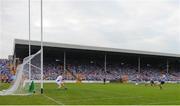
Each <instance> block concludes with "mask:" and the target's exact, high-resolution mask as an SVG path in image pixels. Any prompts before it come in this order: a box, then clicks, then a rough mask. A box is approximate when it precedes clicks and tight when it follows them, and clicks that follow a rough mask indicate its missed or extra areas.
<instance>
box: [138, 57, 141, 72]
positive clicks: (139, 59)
mask: <svg viewBox="0 0 180 106" xmlns="http://www.w3.org/2000/svg"><path fill="white" fill-rule="evenodd" d="M140 72H141V58H140V56H139V57H138V73H139V74H140Z"/></svg>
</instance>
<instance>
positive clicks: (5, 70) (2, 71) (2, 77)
mask: <svg viewBox="0 0 180 106" xmlns="http://www.w3.org/2000/svg"><path fill="white" fill-rule="evenodd" d="M10 79H11V73H10V70H9V61H8V60H7V59H0V81H1V82H4V83H8V82H10Z"/></svg>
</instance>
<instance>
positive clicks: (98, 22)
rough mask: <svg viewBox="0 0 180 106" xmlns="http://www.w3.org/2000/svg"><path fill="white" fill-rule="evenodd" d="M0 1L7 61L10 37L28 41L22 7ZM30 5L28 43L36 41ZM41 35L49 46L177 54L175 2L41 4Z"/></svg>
mask: <svg viewBox="0 0 180 106" xmlns="http://www.w3.org/2000/svg"><path fill="white" fill-rule="evenodd" d="M2 1H3V9H2V8H1V10H0V13H1V14H0V17H1V19H2V20H3V24H2V23H1V25H0V28H1V27H2V28H1V29H3V34H1V39H0V42H1V43H0V44H3V45H0V52H1V54H0V57H7V54H11V53H12V47H13V43H12V42H13V39H14V38H23V39H28V36H27V35H28V13H27V12H28V8H27V5H28V4H27V1H25V0H1V2H2ZM31 3H32V6H31V22H32V23H31V25H32V26H31V30H32V31H31V34H32V39H34V40H40V2H39V1H38V0H32V2H31ZM2 10H3V14H2ZM44 34H45V35H44V38H45V40H46V41H50V42H63V43H73V44H82V45H92V46H106V47H116V48H126V49H138V50H148V51H149V50H150V51H158V52H168V53H180V1H179V0H146V1H145V0H86V1H84V0H44ZM6 42H11V43H9V44H6ZM4 45H6V47H7V48H4ZM2 48H3V49H2Z"/></svg>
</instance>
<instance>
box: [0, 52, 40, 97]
mask: <svg viewBox="0 0 180 106" xmlns="http://www.w3.org/2000/svg"><path fill="white" fill-rule="evenodd" d="M41 55H42V51H41V50H39V51H38V52H37V53H35V54H33V55H31V56H28V57H26V58H24V59H23V63H22V64H20V65H18V67H17V71H16V75H15V80H14V81H13V82H12V85H11V86H10V88H9V89H7V90H3V91H1V92H0V95H29V94H32V93H34V92H36V93H41V89H42V88H41V84H42V80H41V76H42V75H41V64H42V62H41ZM30 61H31V64H30V63H29V62H30ZM29 66H30V68H31V78H29ZM35 80H39V81H40V82H41V84H40V83H34V81H35ZM29 82H30V83H31V84H29ZM32 84H33V85H32ZM32 86H33V89H32Z"/></svg>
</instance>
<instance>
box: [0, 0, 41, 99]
mask: <svg viewBox="0 0 180 106" xmlns="http://www.w3.org/2000/svg"><path fill="white" fill-rule="evenodd" d="M40 2H41V49H40V50H39V51H38V52H37V53H35V54H33V55H31V27H30V23H31V20H30V15H31V14H30V12H31V11H30V10H31V9H30V6H31V5H30V0H28V8H29V9H28V14H29V32H28V33H29V34H28V35H29V56H28V57H26V58H24V59H23V63H22V64H20V65H18V67H17V69H16V75H15V80H14V81H13V82H12V84H11V86H10V88H9V89H7V90H3V91H0V96H1V95H29V94H32V93H40V94H43V0H40ZM35 80H36V81H38V82H40V83H34V81H35Z"/></svg>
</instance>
